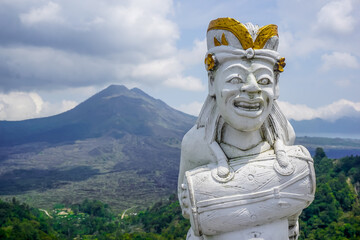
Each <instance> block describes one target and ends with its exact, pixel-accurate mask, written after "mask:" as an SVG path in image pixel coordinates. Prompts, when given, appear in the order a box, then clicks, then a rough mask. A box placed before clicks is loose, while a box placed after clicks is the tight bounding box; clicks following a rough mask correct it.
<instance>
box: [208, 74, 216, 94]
mask: <svg viewBox="0 0 360 240" xmlns="http://www.w3.org/2000/svg"><path fill="white" fill-rule="evenodd" d="M208 76H209V84H208V87H209V95H210V96H212V97H213V96H215V86H214V75H213V74H211V73H209V74H208Z"/></svg>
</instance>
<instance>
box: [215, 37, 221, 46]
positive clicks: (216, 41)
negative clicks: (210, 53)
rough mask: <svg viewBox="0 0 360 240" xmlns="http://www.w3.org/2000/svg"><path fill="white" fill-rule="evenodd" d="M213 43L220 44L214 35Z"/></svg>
mask: <svg viewBox="0 0 360 240" xmlns="http://www.w3.org/2000/svg"><path fill="white" fill-rule="evenodd" d="M214 44H215V46H217V47H218V46H221V43H220V42H219V40H217V39H216V37H214Z"/></svg>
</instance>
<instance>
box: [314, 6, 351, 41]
mask: <svg viewBox="0 0 360 240" xmlns="http://www.w3.org/2000/svg"><path fill="white" fill-rule="evenodd" d="M352 10H353V6H352V1H351V0H340V1H331V2H329V3H327V4H326V5H325V6H323V7H322V8H321V9H320V11H319V12H318V14H317V23H316V29H317V30H319V31H329V32H332V33H336V34H344V33H350V32H351V31H352V30H353V29H354V27H355V23H356V21H355V18H354V17H353V16H352V15H351V13H352Z"/></svg>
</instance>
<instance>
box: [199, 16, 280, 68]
mask: <svg viewBox="0 0 360 240" xmlns="http://www.w3.org/2000/svg"><path fill="white" fill-rule="evenodd" d="M211 30H225V31H228V32H231V33H232V34H233V35H234V36H235V37H236V38H237V39H238V40H239V42H240V44H241V47H242V49H243V50H244V51H246V54H245V55H246V56H247V57H248V58H250V57H253V56H254V54H255V53H254V50H260V49H263V48H264V47H265V46H266V43H267V42H268V40H269V39H271V38H272V37H278V30H277V26H276V25H274V24H270V25H266V26H264V27H261V28H260V29H258V30H257V32H256V34H255V35H256V38H255V40H253V37H252V36H251V34H250V32H249V30H248V29H247V27H246V26H245V25H244V24H242V23H240V22H239V21H237V20H235V19H233V18H218V19H215V20H212V21H211V22H210V24H209V27H208V30H207V31H208V33H209V31H211ZM208 41H211V39H209V38H208ZM213 41H214V42H213V43H214V47H220V46H233V45H232V44H231V43H229V42H230V41H228V39H226V36H225V33H222V35H221V39H220V40H219V39H217V37H216V36H214V37H213ZM233 47H234V46H233ZM276 47H277V44H276ZM249 56H250V57H249ZM205 65H206V68H207V70H208V71H212V70H214V69H215V67H216V65H217V60H216V58H215V56H214V54H213V53H208V54H207V56H206V58H205ZM284 67H285V58H279V59H277V61H276V63H275V67H274V70H277V71H280V72H282V71H284Z"/></svg>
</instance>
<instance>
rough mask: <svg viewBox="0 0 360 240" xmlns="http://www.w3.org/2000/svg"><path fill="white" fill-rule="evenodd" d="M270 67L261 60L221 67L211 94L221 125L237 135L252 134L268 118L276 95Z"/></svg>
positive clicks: (268, 63)
mask: <svg viewBox="0 0 360 240" xmlns="http://www.w3.org/2000/svg"><path fill="white" fill-rule="evenodd" d="M275 87H276V86H275V82H274V72H273V65H272V64H271V63H270V62H267V61H265V60H261V59H252V60H251V61H249V60H236V61H235V60H233V61H227V62H225V63H222V64H221V65H220V66H219V68H218V69H217V71H216V73H215V79H214V82H213V83H211V84H210V92H212V93H213V94H214V95H215V97H216V103H217V106H218V108H219V111H220V114H221V116H222V117H223V119H224V121H225V122H226V123H227V124H229V125H230V126H232V127H233V128H235V129H237V130H239V131H254V130H257V129H259V128H260V127H261V125H262V124H263V123H264V121H265V119H266V118H267V117H268V115H269V114H270V111H271V108H272V105H273V102H274V98H275V96H276V94H275V90H276V88H275Z"/></svg>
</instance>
